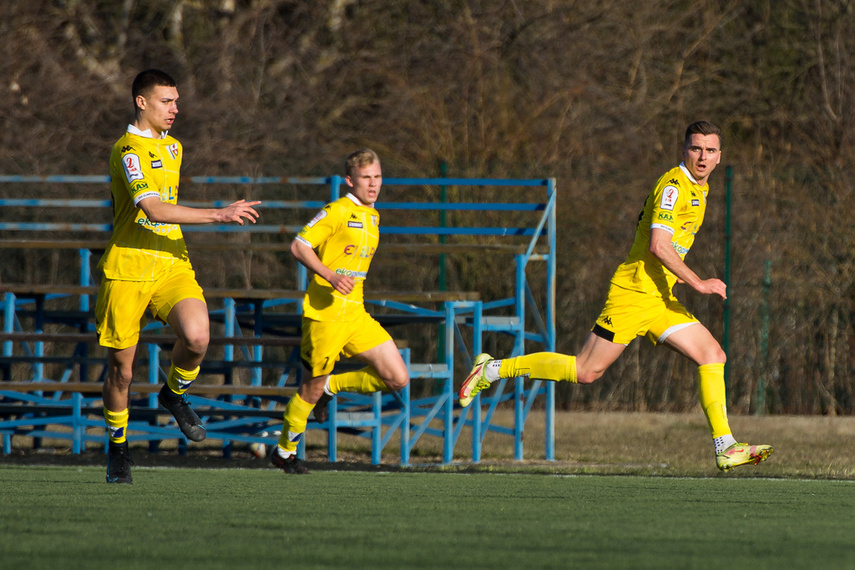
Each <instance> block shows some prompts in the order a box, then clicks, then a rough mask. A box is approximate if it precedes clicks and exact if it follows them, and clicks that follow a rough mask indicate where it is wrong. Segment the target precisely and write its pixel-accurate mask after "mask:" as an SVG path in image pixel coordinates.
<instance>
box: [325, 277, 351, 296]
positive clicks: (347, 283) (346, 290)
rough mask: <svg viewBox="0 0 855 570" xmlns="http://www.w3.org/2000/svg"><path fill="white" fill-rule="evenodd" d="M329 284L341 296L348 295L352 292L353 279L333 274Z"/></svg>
mask: <svg viewBox="0 0 855 570" xmlns="http://www.w3.org/2000/svg"><path fill="white" fill-rule="evenodd" d="M329 282H330V285H332V286H333V289H335V290H336V291H338V292H339V293H341V294H342V295H349V294H350V292H351V291H353V277H349V276H347V275H338V274H335V275H333V276H332V277H331V278H330V280H329Z"/></svg>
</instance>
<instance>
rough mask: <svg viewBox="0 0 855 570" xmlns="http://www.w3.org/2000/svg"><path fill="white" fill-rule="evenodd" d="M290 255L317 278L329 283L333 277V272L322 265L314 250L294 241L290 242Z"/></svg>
mask: <svg viewBox="0 0 855 570" xmlns="http://www.w3.org/2000/svg"><path fill="white" fill-rule="evenodd" d="M291 255H293V256H294V257H295V258H296V259H297V261H299V262H300V263H302V264H303V265H304V266H305V267H306V269H309V270H310V271H312V272H314V273H315V274H316V275H318V276H319V277H322V278H323V279H326V280H327V281H330V280H331V279H332V276H333V274H334V273H333V270H332V269H330V268H329V267H327V266H326V265H324V264H323V262H322V261H321V259H320V258H319V257H318V254H316V253H315V250H314V249H312V248H311V247H309V246H308V245H306V244H304V243H302V242H300V241H298V240H294V241H293V242H291Z"/></svg>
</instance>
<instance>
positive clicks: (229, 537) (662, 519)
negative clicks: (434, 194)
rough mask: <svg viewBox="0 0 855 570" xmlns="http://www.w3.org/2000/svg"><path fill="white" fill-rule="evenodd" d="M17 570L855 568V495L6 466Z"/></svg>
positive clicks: (551, 481)
mask: <svg viewBox="0 0 855 570" xmlns="http://www.w3.org/2000/svg"><path fill="white" fill-rule="evenodd" d="M0 493H2V506H0V513H2V514H0V566H1V567H3V568H87V569H91V568H179V567H180V568H238V567H242V568H281V567H295V568H322V567H325V568H335V567H338V568H344V567H347V568H413V567H434V568H717V567H754V568H852V567H855V541H853V530H855V524H853V518H852V513H853V512H855V482H851V481H829V480H795V479H760V478H756V477H755V478H718V477H717V478H668V477H636V476H566V475H544V474H497V473H468V474H467V473H454V472H446V473H443V472H416V471H410V472H408V471H403V472H359V471H315V472H314V473H312V474H310V475H308V476H291V477H288V476H285V475H283V474H281V473H279V472H277V471H274V470H268V469H182V468H137V469H135V470H134V484H133V485H132V486H128V485H107V484H105V483H104V469H103V467H88V466H87V467H73V466H9V465H5V466H2V467H0Z"/></svg>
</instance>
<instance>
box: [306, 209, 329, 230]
mask: <svg viewBox="0 0 855 570" xmlns="http://www.w3.org/2000/svg"><path fill="white" fill-rule="evenodd" d="M326 217H327V211H326V209H323V210H321V211H320V212H318V213H317V214H315V217H314V218H312V221H310V222H309V223H308V224H306V227H307V228H311V227H312V226H314V225H315V224H317V223H318V222H320V221H321V220H323V219H324V218H326Z"/></svg>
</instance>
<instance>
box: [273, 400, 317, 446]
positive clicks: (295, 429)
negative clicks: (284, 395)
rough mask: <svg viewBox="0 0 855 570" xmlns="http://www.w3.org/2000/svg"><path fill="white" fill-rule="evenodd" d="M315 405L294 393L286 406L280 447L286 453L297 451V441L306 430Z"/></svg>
mask: <svg viewBox="0 0 855 570" xmlns="http://www.w3.org/2000/svg"><path fill="white" fill-rule="evenodd" d="M314 407H315V405H314V404H310V403H309V402H307V401H306V400H304V399H303V398H301V397H300V394H294V396H292V397H291V399H290V400H288V404H287V405H286V406H285V417H284V421H283V424H282V435H281V436H279V447H281V448H282V450H283V451H285V452H286V453H294V452H295V451H297V442H299V441H300V437H301V436H302V435H303V432H304V431H306V422H307V421H308V419H309V414H310V413H311V412H312V410H313V409H314Z"/></svg>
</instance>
